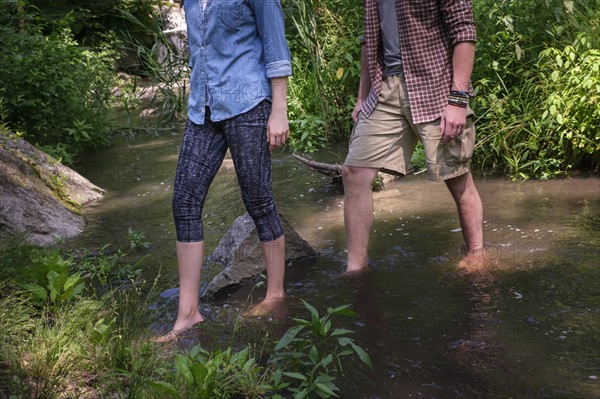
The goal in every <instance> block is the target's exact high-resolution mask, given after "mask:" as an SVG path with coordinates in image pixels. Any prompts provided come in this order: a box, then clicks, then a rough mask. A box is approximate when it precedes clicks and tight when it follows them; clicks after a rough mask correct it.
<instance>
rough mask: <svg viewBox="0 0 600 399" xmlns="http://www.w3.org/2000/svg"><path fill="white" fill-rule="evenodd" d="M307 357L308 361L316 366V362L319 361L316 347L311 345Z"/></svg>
mask: <svg viewBox="0 0 600 399" xmlns="http://www.w3.org/2000/svg"><path fill="white" fill-rule="evenodd" d="M308 357H309V358H310V360H311V361H312V362H313V363H314V364H317V360H318V359H319V352H318V350H317V347H316V346H315V345H313V346H312V348H310V352H309V353H308Z"/></svg>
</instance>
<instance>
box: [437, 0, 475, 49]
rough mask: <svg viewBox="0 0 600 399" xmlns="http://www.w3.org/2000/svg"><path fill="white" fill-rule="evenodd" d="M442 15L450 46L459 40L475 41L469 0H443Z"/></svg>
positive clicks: (471, 6)
mask: <svg viewBox="0 0 600 399" xmlns="http://www.w3.org/2000/svg"><path fill="white" fill-rule="evenodd" d="M442 16H443V18H444V24H445V25H446V28H447V29H448V32H449V34H450V37H451V44H452V46H456V45H457V44H458V43H461V42H476V41H477V33H476V28H475V20H474V19H473V4H472V1H471V0H445V1H443V2H442Z"/></svg>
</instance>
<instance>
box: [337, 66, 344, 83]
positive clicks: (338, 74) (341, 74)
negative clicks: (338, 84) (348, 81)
mask: <svg viewBox="0 0 600 399" xmlns="http://www.w3.org/2000/svg"><path fill="white" fill-rule="evenodd" d="M335 76H336V77H337V78H338V80H340V79H341V78H343V77H344V68H338V70H337V72H336V73H335Z"/></svg>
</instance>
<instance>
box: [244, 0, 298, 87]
mask: <svg viewBox="0 0 600 399" xmlns="http://www.w3.org/2000/svg"><path fill="white" fill-rule="evenodd" d="M251 5H252V8H253V10H254V15H255V16H256V25H257V27H258V33H259V35H260V36H261V38H262V42H263V51H264V56H265V61H266V67H265V69H266V73H267V78H269V79H271V78H280V77H284V76H291V75H292V62H291V55H290V50H289V47H288V44H287V41H286V39H285V27H284V22H283V10H282V9H281V3H280V1H279V0H252V2H251Z"/></svg>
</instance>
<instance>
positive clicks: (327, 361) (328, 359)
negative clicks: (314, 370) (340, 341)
mask: <svg viewBox="0 0 600 399" xmlns="http://www.w3.org/2000/svg"><path fill="white" fill-rule="evenodd" d="M332 361H333V355H332V354H331V353H330V354H329V355H327V356H325V357H324V358H323V360H321V366H323V367H324V368H327V366H329V364H330V363H331V362H332Z"/></svg>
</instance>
